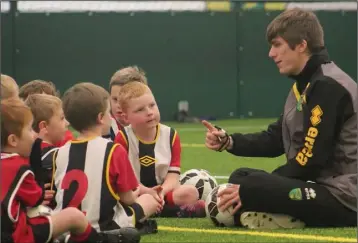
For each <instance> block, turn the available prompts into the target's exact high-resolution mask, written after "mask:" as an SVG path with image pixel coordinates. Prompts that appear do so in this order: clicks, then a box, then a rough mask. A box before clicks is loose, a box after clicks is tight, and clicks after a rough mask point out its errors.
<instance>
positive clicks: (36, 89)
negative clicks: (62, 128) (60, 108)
mask: <svg viewBox="0 0 358 243" xmlns="http://www.w3.org/2000/svg"><path fill="white" fill-rule="evenodd" d="M33 94H48V95H51V96H55V97H60V93H59V92H58V90H57V89H56V86H55V84H54V83H52V82H50V81H44V80H40V79H36V80H32V81H30V82H28V83H26V84H24V85H23V86H21V87H20V92H19V96H20V98H21V99H23V100H26V99H27V97H29V96H30V95H33ZM35 130H36V129H35ZM73 138H74V137H73V134H72V133H71V131H70V130H68V129H67V130H66V132H65V136H64V137H63V139H62V140H60V141H57V142H56V143H54V144H53V145H54V146H56V147H61V146H62V145H64V144H65V143H66V142H67V141H69V140H72V139H73Z"/></svg>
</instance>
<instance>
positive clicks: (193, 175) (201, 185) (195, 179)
mask: <svg viewBox="0 0 358 243" xmlns="http://www.w3.org/2000/svg"><path fill="white" fill-rule="evenodd" d="M180 184H181V185H193V186H195V187H196V189H198V192H199V199H201V200H205V199H206V197H207V196H208V195H209V193H210V192H211V191H212V190H213V189H214V188H215V187H216V186H217V185H218V183H217V182H216V180H215V178H214V177H212V176H211V175H210V174H209V172H207V171H206V170H203V169H191V170H188V171H186V172H185V173H184V174H182V175H181V176H180Z"/></svg>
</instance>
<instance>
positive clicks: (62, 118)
mask: <svg viewBox="0 0 358 243" xmlns="http://www.w3.org/2000/svg"><path fill="white" fill-rule="evenodd" d="M1 114H2V119H1V131H2V132H1V160H2V168H1V176H2V178H3V182H2V185H1V189H2V190H1V203H2V208H3V211H2V214H1V220H2V231H1V233H2V234H1V237H2V240H4V241H9V240H10V242H15V243H17V242H29V243H30V242H50V241H51V240H53V239H56V238H58V237H60V236H61V237H63V238H64V239H65V241H66V242H139V241H140V235H141V234H145V233H152V232H156V227H157V226H156V222H155V220H153V219H149V218H150V217H153V216H157V217H158V216H161V217H205V203H204V201H202V200H199V193H198V191H197V189H196V188H195V187H194V186H188V185H180V183H179V175H180V154H181V146H180V140H179V136H178V134H177V132H176V131H175V130H174V129H173V128H170V127H168V126H166V125H164V124H161V123H160V113H159V109H158V106H157V104H156V101H155V98H154V96H153V93H152V91H151V90H150V88H149V86H148V84H147V79H146V76H145V74H144V72H142V71H141V70H139V69H138V68H137V67H127V68H124V69H121V70H119V71H117V72H116V73H115V74H114V75H113V77H112V79H111V81H110V92H107V91H106V90H105V89H104V88H102V87H100V86H98V85H95V84H93V83H78V84H75V85H74V86H72V87H71V88H69V89H68V90H67V91H66V92H65V93H64V94H63V96H62V99H60V98H59V95H58V92H57V91H56V88H55V86H54V85H53V83H51V82H46V81H41V80H34V81H31V82H28V83H27V84H25V85H24V86H22V87H21V88H20V89H19V88H18V86H17V84H16V82H15V81H14V80H13V79H12V78H11V77H9V76H7V75H1ZM69 124H70V125H71V127H72V128H73V129H74V130H76V131H77V132H78V136H76V138H75V137H74V136H73V135H72V133H71V132H70V131H69V130H68V126H69ZM39 205H47V206H49V207H51V208H52V209H53V211H52V212H51V213H43V212H42V211H41V210H37V211H36V210H35V212H37V213H35V214H34V215H33V214H29V210H30V209H33V208H35V207H37V206H39ZM38 208H40V207H38ZM4 209H6V210H4Z"/></svg>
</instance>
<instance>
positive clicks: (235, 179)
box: [228, 167, 267, 184]
mask: <svg viewBox="0 0 358 243" xmlns="http://www.w3.org/2000/svg"><path fill="white" fill-rule="evenodd" d="M257 172H261V173H267V172H266V171H264V170H258V169H253V168H246V167H243V168H239V169H236V170H235V171H234V172H232V173H231V175H230V177H229V181H228V182H229V183H231V184H241V180H243V178H244V177H246V176H249V175H251V174H252V173H257Z"/></svg>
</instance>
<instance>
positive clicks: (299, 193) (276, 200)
mask: <svg viewBox="0 0 358 243" xmlns="http://www.w3.org/2000/svg"><path fill="white" fill-rule="evenodd" d="M239 194H240V199H241V203H242V209H241V210H240V211H241V212H243V211H246V212H247V211H253V212H266V213H273V214H284V215H290V216H292V217H294V218H297V219H299V220H301V221H303V222H304V223H305V224H306V226H310V227H344V226H356V224H357V218H356V212H354V211H352V210H350V209H348V208H346V207H345V206H344V205H343V204H341V203H340V202H339V201H338V200H337V199H336V198H335V197H334V196H333V195H332V194H331V193H330V192H329V191H328V190H327V189H326V188H325V187H324V186H322V185H319V184H316V183H307V182H304V181H300V180H296V179H291V178H287V177H282V176H279V175H274V174H269V173H261V172H257V173H251V174H250V175H248V176H246V177H244V178H243V179H241V181H240V191H239Z"/></svg>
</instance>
